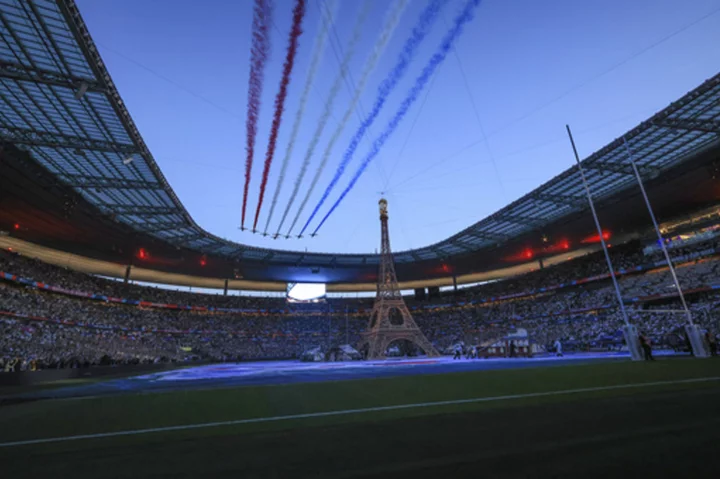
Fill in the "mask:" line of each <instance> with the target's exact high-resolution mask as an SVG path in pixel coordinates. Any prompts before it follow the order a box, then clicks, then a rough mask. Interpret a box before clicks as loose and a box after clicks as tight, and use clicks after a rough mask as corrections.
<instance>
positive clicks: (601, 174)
mask: <svg viewBox="0 0 720 479" xmlns="http://www.w3.org/2000/svg"><path fill="white" fill-rule="evenodd" d="M0 40H1V41H0V141H6V142H10V143H13V144H15V145H16V146H18V147H20V148H22V149H24V150H26V151H28V152H29V153H30V154H31V155H32V156H33V157H34V158H35V159H36V160H37V161H39V162H40V163H41V164H42V165H43V166H44V167H46V168H47V169H48V170H49V171H50V172H52V173H53V174H54V175H55V176H56V177H57V178H58V179H60V180H61V181H62V182H64V183H65V184H67V185H69V186H71V187H72V188H74V189H75V190H76V191H77V192H78V193H80V194H81V195H82V196H83V197H84V198H85V199H86V200H88V201H89V202H90V203H92V204H94V205H95V206H96V207H97V208H98V209H99V210H100V211H101V212H102V213H103V214H105V215H107V216H108V217H109V218H112V219H113V220H114V221H117V222H119V223H122V224H126V225H128V226H130V227H132V228H133V229H134V230H135V231H138V232H141V233H145V234H148V235H151V236H153V237H156V238H158V239H160V240H163V241H165V242H167V243H169V244H172V245H174V246H178V247H183V248H190V249H193V250H196V251H199V252H202V253H206V254H212V255H219V256H224V257H228V258H233V259H243V260H259V261H263V262H266V263H273V264H288V263H291V264H292V263H299V262H306V263H312V264H316V265H331V266H334V265H337V266H343V265H347V266H351V265H360V264H362V265H366V264H374V263H377V261H378V257H377V256H376V255H363V254H322V253H302V252H293V251H283V250H275V249H265V248H257V247H252V246H247V245H242V244H238V243H234V242H231V241H228V240H225V239H222V238H219V237H217V236H214V235H212V234H211V233H209V232H207V231H205V230H203V229H202V228H201V227H200V226H198V225H197V224H196V223H195V221H194V220H193V219H192V217H191V216H190V214H189V213H188V212H187V210H186V209H185V207H184V206H183V204H182V203H181V202H180V200H179V199H178V197H177V196H176V195H175V193H174V192H173V190H172V188H171V187H170V185H169V184H168V182H167V181H166V179H165V177H164V176H163V174H162V172H161V171H160V168H159V167H158V165H157V163H156V162H155V160H154V159H153V157H152V154H151V153H150V151H149V150H148V148H147V146H146V145H145V143H144V141H143V139H142V137H141V136H140V133H139V132H138V130H137V128H136V126H135V124H134V123H133V120H132V118H131V117H130V114H129V113H128V111H127V109H126V108H125V105H124V103H123V101H122V99H121V97H120V94H119V93H118V91H117V89H116V88H115V85H114V84H113V82H112V79H111V78H110V75H109V73H108V71H107V69H106V68H105V65H104V63H103V61H102V59H101V58H100V55H99V53H98V50H97V48H96V46H95V44H94V43H93V41H92V39H91V38H90V34H89V33H88V30H87V28H86V26H85V23H84V22H83V20H82V18H81V16H80V13H79V11H78V8H77V6H76V5H75V3H74V1H72V0H57V1H53V0H33V1H22V0H0ZM624 138H625V139H626V140H627V142H628V144H629V146H630V149H631V150H632V152H633V154H634V155H635V160H636V163H637V165H638V168H639V169H640V172H641V174H642V175H643V176H644V177H645V178H653V177H656V176H657V175H659V174H660V173H661V172H663V171H665V170H668V169H670V168H672V167H674V166H677V165H678V164H680V163H682V162H683V161H685V160H686V159H688V158H690V157H692V156H695V155H697V154H698V153H700V152H702V151H703V150H705V149H708V148H711V147H715V146H717V145H718V142H720V74H719V75H716V76H715V77H713V78H711V79H710V80H707V81H706V82H705V83H703V84H702V85H701V86H699V87H698V88H696V89H695V90H693V91H692V92H690V93H688V94H687V95H685V96H684V97H682V98H681V99H680V100H678V101H676V102H674V103H672V104H671V105H670V106H668V107H667V108H666V109H664V110H663V111H661V112H659V113H657V114H656V115H654V116H653V117H651V118H650V119H648V120H647V121H645V122H643V123H641V124H640V125H638V126H637V127H635V128H634V129H632V130H630V131H629V132H627V133H626V134H625V135H624ZM583 166H584V168H585V173H586V176H587V180H588V183H589V185H590V188H591V190H592V192H593V195H594V197H595V198H596V199H601V198H606V197H609V196H611V195H613V194H616V193H618V192H619V191H621V190H624V189H626V188H628V187H629V186H631V185H633V184H634V181H635V180H634V178H633V174H632V170H631V166H630V162H629V158H628V156H627V154H626V151H625V148H624V145H623V139H622V138H619V139H617V140H615V141H613V142H612V143H610V144H609V145H607V146H605V147H604V148H602V149H601V150H599V151H597V152H595V153H594V154H592V155H591V156H590V157H588V158H586V159H585V160H583ZM587 206H588V205H587V202H586V199H585V196H584V191H583V186H582V182H581V178H580V175H579V173H578V170H577V168H570V169H568V170H566V171H565V172H563V173H562V174H560V175H558V176H556V177H555V178H553V179H552V180H550V181H548V182H547V183H545V184H543V185H542V186H540V187H538V188H537V189H535V190H534V191H532V192H531V193H529V194H527V195H525V196H523V197H522V198H520V199H518V200H516V201H514V202H513V203H511V204H510V205H508V206H506V207H505V208H503V209H501V210H500V211H498V212H496V213H495V214H493V215H491V216H489V217H487V218H485V219H483V220H481V221H479V222H477V223H475V224H474V225H472V226H470V227H469V228H467V229H465V230H463V231H461V232H459V233H457V234H456V235H454V236H452V237H450V238H448V239H446V240H443V241H441V242H438V243H436V244H433V245H430V246H426V247H423V248H418V249H414V250H408V251H403V252H399V253H395V260H396V262H398V263H410V262H414V261H422V260H434V259H442V258H448V257H451V256H455V255H461V254H467V253H470V252H473V251H477V250H479V249H482V248H485V247H488V246H492V245H496V244H498V243H502V242H505V241H507V240H510V239H513V238H516V237H518V236H520V235H523V234H525V233H528V232H530V231H532V230H536V229H541V228H543V227H544V226H546V225H549V224H550V223H552V222H554V221H556V220H558V219H561V218H563V217H566V216H568V215H570V214H573V213H577V212H579V211H582V210H584V209H586V208H587Z"/></svg>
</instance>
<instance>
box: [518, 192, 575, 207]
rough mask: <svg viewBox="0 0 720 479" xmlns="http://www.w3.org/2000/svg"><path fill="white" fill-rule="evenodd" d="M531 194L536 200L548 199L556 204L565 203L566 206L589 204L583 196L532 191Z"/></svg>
mask: <svg viewBox="0 0 720 479" xmlns="http://www.w3.org/2000/svg"><path fill="white" fill-rule="evenodd" d="M530 195H531V197H532V198H533V199H535V200H538V201H546V202H548V203H553V204H556V205H565V206H572V207H578V206H586V205H587V201H585V200H583V199H582V198H579V197H577V196H570V195H551V194H547V193H530Z"/></svg>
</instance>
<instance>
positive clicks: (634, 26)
mask: <svg viewBox="0 0 720 479" xmlns="http://www.w3.org/2000/svg"><path fill="white" fill-rule="evenodd" d="M365 2H367V5H368V7H367V8H369V15H368V18H367V21H366V22H365V23H364V25H363V28H362V36H361V37H360V40H359V43H358V45H357V48H356V52H355V54H354V56H353V59H352V60H351V62H350V68H349V75H348V76H347V77H346V79H345V81H344V82H343V84H342V87H341V89H340V92H339V94H338V96H337V98H336V99H335V102H334V106H333V109H332V116H331V118H330V120H329V122H328V124H327V126H326V127H325V129H324V132H323V134H322V136H321V138H320V141H319V143H318V147H317V148H316V149H315V153H314V155H313V157H312V160H311V163H310V167H309V171H308V174H307V176H306V177H305V181H304V183H303V185H302V187H301V189H300V195H299V196H300V198H298V200H297V201H296V202H295V203H294V206H293V207H292V209H291V212H290V217H291V218H292V217H293V216H294V215H295V212H296V210H297V207H298V206H299V203H300V199H302V196H304V193H305V191H306V188H307V186H308V185H309V183H310V181H311V178H312V176H313V175H314V174H315V171H316V169H317V167H318V164H319V162H320V157H321V154H322V151H323V150H324V149H325V146H326V145H327V143H328V141H329V139H330V136H331V135H332V132H333V131H334V130H335V128H336V127H337V125H338V122H339V121H340V118H341V117H342V115H343V113H344V111H345V109H346V108H347V106H348V103H349V101H350V98H351V97H352V94H353V89H354V86H355V84H357V82H358V80H359V77H360V75H361V72H362V70H363V67H364V64H365V61H366V58H367V57H368V55H369V54H370V53H371V51H372V50H373V48H374V45H375V43H376V41H377V40H378V37H379V35H380V32H381V30H382V28H383V25H384V23H385V19H386V16H387V14H388V13H389V11H390V10H391V9H392V3H391V2H389V1H387V0H342V1H336V2H332V1H331V0H330V1H329V0H308V9H307V14H306V16H305V18H304V20H303V34H302V35H301V37H300V40H299V50H298V54H297V61H296V64H295V68H294V71H293V74H292V77H291V81H290V85H289V90H288V96H287V101H286V104H285V112H284V115H283V119H282V123H281V127H280V132H279V136H278V143H277V150H276V153H275V156H274V161H273V165H272V169H271V171H270V178H269V181H268V188H267V192H266V194H265V202H264V205H263V209H262V211H261V214H260V221H259V226H260V229H261V230H262V229H263V228H264V225H265V222H266V219H267V215H268V213H269V209H270V203H271V201H272V197H273V195H274V192H275V187H276V182H277V177H278V174H279V170H280V166H281V163H282V160H283V157H284V155H285V152H286V149H287V147H288V142H289V139H290V134H291V130H292V127H293V123H294V121H295V116H296V113H297V111H298V107H299V103H300V97H301V93H302V90H303V87H304V84H305V78H306V76H307V73H308V69H309V65H310V60H311V57H312V54H313V50H314V48H315V42H316V37H317V34H318V32H319V31H320V28H321V22H322V17H321V11H322V9H324V10H325V11H326V12H331V13H332V15H333V20H334V22H333V24H332V27H331V28H330V30H329V32H330V33H329V37H328V41H327V42H326V43H325V48H324V50H323V53H322V57H321V60H320V64H319V70H318V72H317V75H316V76H315V81H314V82H313V84H312V89H311V91H310V96H309V98H308V102H307V106H306V109H305V111H304V113H303V115H302V120H301V123H300V126H299V130H298V136H297V139H296V142H295V147H294V150H293V154H292V156H291V157H290V163H289V168H288V171H287V174H286V177H285V182H284V184H283V187H282V190H281V192H280V195H279V201H278V204H277V207H276V210H275V213H274V216H273V219H272V221H271V223H270V232H271V233H274V232H275V229H276V226H277V224H278V222H279V220H280V217H281V214H282V212H283V210H284V209H285V206H286V204H287V202H288V198H289V196H290V192H291V190H292V187H293V184H294V181H295V178H296V177H297V174H298V172H299V170H300V164H301V162H302V158H303V156H304V154H305V151H306V149H307V146H308V144H309V143H310V140H311V138H312V136H313V132H314V131H315V128H316V125H317V123H318V120H319V118H320V116H321V113H322V110H323V107H324V104H325V101H326V96H327V92H328V91H329V90H330V88H331V84H332V83H333V81H334V79H335V77H336V76H337V75H338V71H339V64H340V61H341V60H342V57H343V55H344V54H345V53H346V51H347V46H348V42H349V41H350V37H351V35H352V31H353V29H354V28H355V26H356V22H357V20H358V18H359V17H360V16H361V15H360V12H361V11H362V9H363V8H365ZM78 4H79V7H80V10H81V12H82V15H83V17H84V19H85V21H86V22H87V24H88V27H89V29H90V33H91V34H92V36H93V38H94V40H95V41H96V43H97V46H98V48H99V50H100V53H101V55H102V57H103V60H104V61H105V63H106V65H107V67H108V69H109V71H110V74H111V76H112V77H113V80H114V81H115V83H116V85H117V87H118V90H119V91H120V94H121V96H122V98H123V100H124V101H125V103H126V105H127V107H128V109H129V111H130V114H131V115H132V117H133V118H134V120H135V122H136V124H137V126H138V128H139V130H140V133H141V134H142V136H143V137H144V139H145V141H146V142H147V144H148V147H149V148H150V151H151V152H152V154H153V156H154V157H155V160H156V161H157V162H158V163H159V165H160V167H161V169H162V171H163V172H164V174H165V176H166V177H167V179H168V181H169V182H170V185H171V186H172V188H173V189H174V190H175V192H176V193H177V194H178V196H179V198H180V200H181V201H182V202H183V203H184V204H185V206H186V207H187V209H188V211H189V212H190V214H191V215H192V216H193V217H194V219H195V220H196V221H197V222H198V224H199V225H200V226H202V227H203V228H205V229H206V230H208V231H209V232H211V233H213V234H216V235H218V236H221V237H224V238H227V239H230V240H232V241H236V242H239V243H246V244H250V245H253V246H264V247H271V248H280V249H291V250H304V249H306V248H307V250H309V251H318V252H344V253H356V252H357V253H366V252H373V251H374V250H375V249H376V248H377V247H378V246H379V241H380V237H379V221H378V211H377V201H378V199H379V198H380V197H381V194H384V195H385V197H386V198H387V199H388V202H389V211H390V228H391V242H392V246H393V249H394V250H395V251H400V250H406V249H411V248H418V247H422V246H426V245H429V244H431V243H435V242H437V241H440V240H442V239H444V238H446V237H448V236H450V235H452V234H454V233H456V232H458V231H459V230H461V229H463V228H465V227H467V226H470V225H471V224H473V223H475V222H477V221H479V220H481V219H483V218H484V217H486V216H488V215H489V214H492V213H493V212H495V211H497V210H498V209H500V208H502V207H503V206H505V205H506V204H508V203H509V202H511V201H512V200H515V199H517V198H518V197H520V196H522V195H524V194H525V193H527V192H529V191H531V190H532V189H534V188H536V187H537V186H539V185H540V184H542V183H544V182H545V181H547V180H549V179H550V178H552V177H553V176H555V175H556V174H558V173H560V172H562V171H563V170H565V169H567V168H569V167H570V166H572V164H573V162H574V159H573V156H572V150H571V149H570V146H569V143H568V140H567V136H566V133H565V124H566V123H567V124H570V125H571V127H572V128H573V131H574V133H575V140H576V142H577V145H578V149H579V151H580V154H581V156H582V157H586V156H588V155H589V154H591V153H592V152H594V151H595V150H597V149H599V148H601V147H602V146H604V145H606V144H607V143H609V142H610V141H612V140H613V139H614V138H616V137H618V136H620V135H621V134H622V133H623V132H625V131H627V130H628V129H630V128H632V127H634V126H635V125H637V124H638V123H640V122H641V121H642V120H644V119H646V118H648V117H649V116H651V115H652V114H653V113H654V112H656V111H658V110H661V109H662V108H664V107H666V106H667V105H668V104H669V103H670V102H672V101H674V100H676V99H678V98H679V97H680V96H682V95H683V94H684V93H686V92H687V91H688V90H691V89H693V88H695V87H696V86H698V85H699V84H700V83H702V82H703V81H704V80H705V79H707V78H709V77H711V76H713V75H714V74H716V73H717V72H718V71H719V70H720V48H718V45H720V1H718V0H689V1H685V2H678V1H675V0H652V1H651V0H634V1H627V0H625V1H622V0H605V1H602V2H600V1H582V2H579V1H570V0H550V1H546V2H535V1H529V0H515V1H512V0H510V1H503V0H486V1H484V2H482V3H481V4H480V7H479V8H478V9H477V10H476V11H475V18H474V19H473V20H472V21H471V22H470V23H469V24H468V25H467V26H466V28H465V29H464V31H463V33H462V34H461V36H460V37H459V40H458V41H457V43H456V44H455V48H454V49H453V50H452V51H451V52H450V54H448V55H447V58H446V59H445V61H444V62H443V63H441V64H440V66H439V67H438V69H437V71H436V72H435V74H434V75H433V76H432V78H431V79H430V81H429V83H428V84H427V86H426V87H425V88H424V90H423V91H422V92H421V93H420V95H419V97H418V100H417V101H416V102H415V103H414V104H413V105H412V106H411V107H410V109H409V111H408V113H407V115H406V117H405V118H404V119H403V120H402V121H401V122H400V123H399V126H398V128H397V129H396V130H395V131H394V133H393V134H392V135H391V136H390V137H389V139H388V141H387V143H385V145H384V146H383V147H382V148H381V150H380V151H379V154H378V155H377V157H376V158H375V159H374V161H373V162H372V163H371V164H370V166H369V168H368V169H367V171H366V172H365V174H364V175H363V176H362V177H361V178H360V180H359V181H358V183H357V185H356V186H355V188H354V189H352V190H351V191H350V193H349V194H348V196H347V197H346V199H345V200H344V201H343V202H342V203H341V204H340V206H339V207H338V208H337V210H336V211H335V212H334V213H333V215H331V216H330V218H329V219H328V220H327V222H326V223H325V224H324V226H323V227H322V228H321V229H320V231H319V235H318V236H317V237H315V238H311V237H309V236H306V237H305V238H303V239H297V238H296V237H293V238H291V239H285V238H284V237H283V238H280V239H276V240H274V239H272V238H271V237H262V236H261V235H259V234H253V233H251V232H248V231H244V232H243V231H240V229H239V226H240V218H241V208H242V192H243V185H244V181H245V180H244V168H245V159H246V153H245V144H246V130H245V121H246V109H247V97H248V78H249V61H250V31H251V21H252V7H253V2H252V1H251V0H243V1H229V0H206V1H203V2H197V1H190V0H153V1H147V0H123V1H109V0H106V1H97V0H78ZM293 4H294V1H292V0H275V2H274V9H273V23H274V25H273V28H272V30H271V44H272V47H271V57H270V60H269V62H268V65H267V68H266V70H265V81H264V86H263V96H262V105H261V111H260V120H259V124H258V128H259V129H258V136H257V142H256V154H255V161H254V167H253V171H252V181H251V184H250V194H249V198H248V210H247V216H248V218H249V220H246V224H247V223H248V222H250V223H252V218H253V217H254V215H255V208H256V206H257V201H258V192H259V187H260V178H261V176H262V167H263V161H264V158H265V151H266V149H267V146H268V137H269V133H270V125H271V122H272V115H273V109H274V107H273V104H274V101H275V96H276V94H277V91H278V88H279V82H280V76H281V70H282V64H283V60H284V57H285V53H286V49H287V43H288V32H289V30H290V24H291V14H292V8H293ZM465 4H466V0H449V1H448V2H447V4H446V5H445V6H444V7H443V8H442V10H441V13H440V15H439V17H438V19H437V21H435V23H434V24H433V25H432V29H431V32H430V34H429V35H428V36H427V37H426V38H425V39H424V40H423V41H422V43H421V44H420V47H419V49H418V51H417V54H416V55H415V56H414V57H413V58H412V62H411V63H410V66H409V68H408V70H407V72H406V73H405V74H404V75H403V76H402V78H401V80H400V82H399V83H398V85H397V86H396V87H395V88H394V89H393V90H392V91H391V93H390V95H389V97H388V100H387V102H386V103H385V105H384V107H383V108H382V110H381V111H380V114H379V116H378V117H377V120H376V121H375V122H374V123H373V124H372V126H371V127H370V128H369V129H368V132H367V134H366V135H365V136H364V139H363V140H362V142H361V143H360V146H359V148H358V149H357V151H356V153H355V155H354V156H353V158H352V161H351V162H350V164H349V166H348V168H347V170H346V171H345V173H344V175H343V176H342V177H341V178H340V181H339V183H338V185H337V187H336V188H335V189H334V190H333V191H332V193H331V194H330V197H329V200H328V201H327V202H326V203H325V204H324V205H323V207H322V208H321V210H320V212H319V216H318V217H316V218H315V220H313V223H312V224H311V226H310V230H312V229H314V227H315V226H316V225H317V224H318V223H319V220H320V219H321V218H322V217H323V216H324V215H325V213H326V212H327V211H328V209H329V207H330V206H331V205H332V204H333V203H334V202H335V200H336V199H337V197H338V196H339V194H340V192H341V191H342V190H343V189H345V187H346V185H347V184H348V182H349V181H350V178H351V176H352V175H353V173H354V172H355V170H356V168H357V167H358V166H359V164H360V163H361V161H362V159H363V158H364V157H365V155H366V154H367V152H368V151H369V150H370V147H371V144H372V142H373V141H374V140H375V139H376V138H377V137H378V136H379V135H380V134H381V133H382V132H383V130H385V128H386V126H387V125H388V122H389V121H390V119H391V118H392V117H393V116H394V115H395V113H396V111H397V110H398V108H399V106H400V104H401V102H402V101H403V99H404V98H405V97H406V95H407V92H408V90H409V89H410V88H411V86H412V85H413V84H414V83H415V80H416V78H417V77H418V75H419V74H420V72H421V71H422V70H423V68H424V66H425V65H426V64H427V63H428V61H429V59H430V58H431V56H432V55H433V54H434V53H435V52H436V51H437V50H438V48H439V46H440V44H441V39H442V38H443V37H444V35H445V34H446V32H447V31H448V30H449V29H450V28H451V27H452V23H453V19H454V18H455V17H456V16H457V14H458V12H459V11H460V10H461V9H462V8H463V6H464V5H465ZM426 5H427V0H409V4H408V6H407V8H406V9H405V10H404V12H403V14H402V17H401V20H400V23H399V24H398V26H397V28H396V29H395V31H394V32H393V34H392V37H391V38H390V41H389V43H388V45H387V47H386V48H385V49H384V51H383V52H382V55H381V57H380V60H379V62H378V63H377V66H376V67H375V69H374V70H373V72H372V74H371V75H370V77H369V81H368V83H367V86H366V88H365V89H364V91H363V93H362V96H361V100H360V102H359V104H358V107H357V108H356V111H355V112H354V113H353V115H352V117H351V119H350V121H349V122H348V124H347V126H346V128H345V129H344V131H343V133H342V136H341V137H340V140H339V141H338V142H337V144H336V145H335V148H334V149H333V150H332V155H331V156H330V160H329V162H328V164H327V167H326V168H325V170H324V172H323V174H322V176H321V178H320V182H319V183H318V186H317V188H316V189H315V190H314V193H313V195H312V197H311V198H310V201H309V203H308V205H307V207H306V208H305V210H304V212H303V214H302V215H301V217H300V223H299V225H298V226H297V227H296V228H295V230H294V231H293V233H295V234H297V233H298V232H299V230H300V228H301V227H302V225H303V224H304V223H305V221H306V220H307V218H308V217H309V215H310V213H311V211H312V209H313V207H314V206H315V205H316V204H317V202H318V200H319V198H320V196H321V195H322V193H323V191H324V190H325V188H326V186H327V185H328V183H329V182H330V179H331V178H332V176H333V174H334V172H335V170H336V168H337V166H338V164H339V163H340V160H341V158H342V156H343V154H344V152H345V150H346V148H347V147H348V144H349V143H350V139H351V137H352V136H353V135H354V134H355V132H356V131H357V129H358V127H359V125H360V123H361V119H362V118H364V117H365V115H366V114H367V112H368V111H369V110H370V108H371V106H372V104H373V103H374V102H375V98H376V96H377V94H378V87H379V85H380V84H381V82H382V81H383V79H385V77H386V76H387V75H388V72H389V71H390V70H391V69H392V68H393V65H394V64H395V63H396V59H397V57H398V54H399V53H400V51H401V48H402V45H403V44H404V43H405V41H406V39H407V38H408V37H409V35H410V32H411V30H412V28H413V26H414V25H415V24H416V22H417V21H418V18H419V16H420V13H421V11H422V10H423V9H424V8H425V7H426ZM288 225H289V223H286V225H285V227H284V228H283V230H282V232H283V233H284V232H285V230H287V226H288Z"/></svg>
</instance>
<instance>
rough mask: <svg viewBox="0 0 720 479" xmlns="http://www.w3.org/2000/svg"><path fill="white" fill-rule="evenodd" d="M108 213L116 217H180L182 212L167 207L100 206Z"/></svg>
mask: <svg viewBox="0 0 720 479" xmlns="http://www.w3.org/2000/svg"><path fill="white" fill-rule="evenodd" d="M100 206H101V207H103V208H105V209H107V210H108V211H109V212H110V213H114V214H116V215H138V216H147V215H180V216H182V212H181V211H179V210H178V209H177V208H175V207H168V206H144V205H108V204H105V205H100Z"/></svg>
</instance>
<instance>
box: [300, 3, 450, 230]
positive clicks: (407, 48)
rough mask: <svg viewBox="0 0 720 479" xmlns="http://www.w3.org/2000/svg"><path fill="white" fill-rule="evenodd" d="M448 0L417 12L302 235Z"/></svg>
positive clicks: (429, 5) (431, 4)
mask: <svg viewBox="0 0 720 479" xmlns="http://www.w3.org/2000/svg"><path fill="white" fill-rule="evenodd" d="M447 1H448V0H430V3H429V4H428V6H427V7H425V10H423V11H422V13H421V14H420V19H419V20H418V23H417V25H415V27H414V28H413V30H412V35H410V38H408V39H407V40H406V41H405V45H404V46H403V49H402V51H401V52H400V56H399V57H398V60H397V63H396V64H395V66H394V67H393V69H392V70H391V71H390V73H389V74H388V76H387V77H386V78H385V80H383V82H382V83H381V84H380V88H379V89H378V95H377V97H376V98H375V103H374V105H373V108H372V110H371V111H370V113H369V114H368V115H367V117H366V118H365V120H363V122H362V124H361V125H360V128H358V131H357V132H356V133H355V136H353V138H352V141H350V145H349V146H348V148H347V150H346V151H345V155H343V158H342V160H341V161H340V165H339V166H338V168H337V171H335V176H334V177H333V179H332V180H331V181H330V184H329V185H328V187H327V188H326V189H325V192H324V193H323V195H322V197H321V198H320V201H318V204H317V205H315V209H313V212H312V214H311V215H310V218H308V220H307V222H306V223H305V226H303V229H302V231H300V235H302V234H303V233H304V232H305V230H306V229H307V227H308V225H309V224H310V222H311V221H312V220H313V218H315V215H317V213H318V211H319V210H320V207H321V206H322V205H323V204H324V203H325V201H326V200H327V198H328V196H329V195H330V192H331V191H332V189H333V188H334V187H335V185H337V183H338V181H339V180H340V177H341V176H342V174H343V173H344V172H345V168H347V165H348V163H350V160H352V157H353V154H354V153H355V150H356V149H357V147H358V145H359V144H360V140H362V138H363V136H364V135H365V132H366V131H367V129H368V128H370V126H371V125H372V124H373V122H374V121H375V119H376V118H377V116H378V114H379V113H380V110H381V109H382V107H383V105H384V104H385V101H386V100H387V97H388V95H390V92H391V91H392V90H393V89H394V88H395V86H396V85H397V84H398V82H399V81H400V79H401V78H402V76H403V74H404V73H405V71H406V70H407V68H408V66H409V65H410V61H411V60H412V58H413V56H415V53H416V52H417V49H418V47H419V46H420V43H422V41H423V40H424V39H425V37H426V36H427V34H428V32H429V31H430V28H431V27H432V25H433V23H435V20H436V19H437V17H438V14H439V13H440V10H441V9H442V7H443V6H444V5H445V4H446V3H447Z"/></svg>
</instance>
